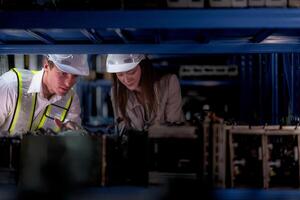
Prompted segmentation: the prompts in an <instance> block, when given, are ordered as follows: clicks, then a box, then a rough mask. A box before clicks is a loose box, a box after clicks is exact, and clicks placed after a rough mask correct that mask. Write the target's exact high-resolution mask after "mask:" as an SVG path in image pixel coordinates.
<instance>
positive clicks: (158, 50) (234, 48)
mask: <svg viewBox="0 0 300 200" xmlns="http://www.w3.org/2000/svg"><path fill="white" fill-rule="evenodd" d="M292 52H294V53H295V52H297V53H300V44H253V43H252V44H83V45H72V44H71V45H58V44H56V45H51V44H50V45H43V44H37V45H14V44H8V45H6V44H1V45H0V54H17V53H21V54H44V53H86V54H107V53H146V54H223V53H292Z"/></svg>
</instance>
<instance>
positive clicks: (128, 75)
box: [116, 65, 141, 91]
mask: <svg viewBox="0 0 300 200" xmlns="http://www.w3.org/2000/svg"><path fill="white" fill-rule="evenodd" d="M116 75H117V78H118V79H119V81H120V82H121V83H122V84H123V85H125V86H126V87H127V88H128V90H131V91H138V90H139V83H140V79H141V67H140V65H137V66H136V67H135V68H133V69H131V70H129V71H127V72H119V73H116Z"/></svg>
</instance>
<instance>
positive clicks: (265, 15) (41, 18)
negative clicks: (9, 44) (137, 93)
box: [0, 8, 300, 29]
mask: <svg viewBox="0 0 300 200" xmlns="http://www.w3.org/2000/svg"><path fill="white" fill-rule="evenodd" d="M0 19H5V20H0V29H33V28H45V29H52V28H62V29H72V28H79V29H89V28H95V29H97V28H99V29H100V28H121V29H123V28H200V29H201V28H203V29H220V28H221V29H222V28H300V9H298V8H295V9H294V8H289V9H286V8H246V9H186V10H131V11H121V10H112V11H47V12H45V11H1V12H0Z"/></svg>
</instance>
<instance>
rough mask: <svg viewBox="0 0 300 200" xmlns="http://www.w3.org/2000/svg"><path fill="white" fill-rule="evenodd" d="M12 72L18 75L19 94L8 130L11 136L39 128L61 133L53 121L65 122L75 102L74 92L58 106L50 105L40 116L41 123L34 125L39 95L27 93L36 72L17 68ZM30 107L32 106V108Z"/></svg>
mask: <svg viewBox="0 0 300 200" xmlns="http://www.w3.org/2000/svg"><path fill="white" fill-rule="evenodd" d="M12 71H13V72H14V73H15V74H16V76H17V79H18V92H17V100H16V105H15V109H14V112H13V118H12V120H11V122H10V126H9V129H8V130H9V132H10V134H11V135H12V134H14V133H16V132H18V131H19V132H22V133H23V132H27V131H31V130H36V129H39V128H51V129H53V130H54V131H56V132H57V131H59V128H58V127H57V126H56V124H55V122H54V121H53V120H54V118H58V119H60V120H61V121H62V122H64V120H65V119H66V117H67V114H68V111H69V109H70V107H71V104H72V101H73V97H74V92H73V90H70V91H69V92H68V93H67V94H66V95H65V96H64V97H62V99H61V100H59V101H58V102H56V104H51V105H48V106H47V107H46V108H45V109H44V111H42V112H43V113H40V114H39V115H38V116H41V114H42V116H41V117H37V119H36V120H38V119H40V121H36V122H34V123H33V121H34V114H35V109H36V108H35V107H36V103H37V95H38V93H32V94H28V93H27V91H28V88H29V85H30V83H31V80H32V77H33V75H34V74H35V71H29V70H22V69H16V68H14V69H12ZM28 105H31V107H30V106H28ZM28 114H29V117H28Z"/></svg>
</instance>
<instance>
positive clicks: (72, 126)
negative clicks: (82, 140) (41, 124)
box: [54, 118, 82, 131]
mask: <svg viewBox="0 0 300 200" xmlns="http://www.w3.org/2000/svg"><path fill="white" fill-rule="evenodd" d="M54 122H55V124H56V125H57V126H58V127H59V128H60V129H61V130H62V131H65V130H80V129H82V127H81V126H80V125H78V124H77V123H75V122H73V121H68V122H65V123H63V122H62V121H60V120H59V119H57V118H55V119H54Z"/></svg>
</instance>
